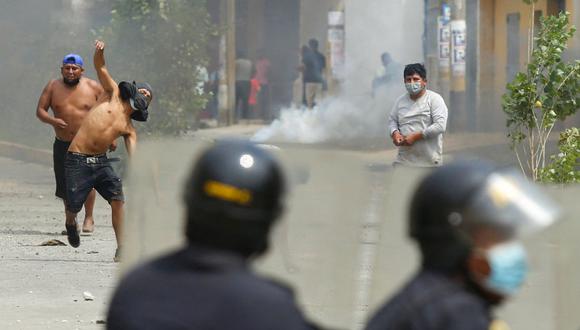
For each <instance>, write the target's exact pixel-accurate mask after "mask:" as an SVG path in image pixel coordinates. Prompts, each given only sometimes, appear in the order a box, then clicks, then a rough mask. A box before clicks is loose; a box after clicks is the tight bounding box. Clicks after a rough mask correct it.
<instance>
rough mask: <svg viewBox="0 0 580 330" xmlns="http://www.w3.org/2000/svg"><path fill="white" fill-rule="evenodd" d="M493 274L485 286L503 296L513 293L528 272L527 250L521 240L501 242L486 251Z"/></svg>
mask: <svg viewBox="0 0 580 330" xmlns="http://www.w3.org/2000/svg"><path fill="white" fill-rule="evenodd" d="M486 255H487V259H488V262H489V265H490V267H491V274H490V275H489V277H488V278H487V279H486V280H485V283H484V286H485V287H486V288H488V289H490V290H492V291H493V292H496V293H499V294H501V295H503V296H510V295H513V294H514V293H515V292H516V291H517V290H518V289H519V288H520V287H521V286H522V284H523V283H524V280H525V279H526V275H527V273H528V261H527V257H526V251H525V249H524V247H523V245H522V244H521V243H519V242H509V243H503V244H499V245H497V246H494V247H493V248H491V249H489V250H488V251H486Z"/></svg>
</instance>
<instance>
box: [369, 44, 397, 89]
mask: <svg viewBox="0 0 580 330" xmlns="http://www.w3.org/2000/svg"><path fill="white" fill-rule="evenodd" d="M400 70H401V68H400V66H399V64H398V63H396V62H395V61H393V58H392V57H391V54H389V53H387V52H384V53H382V54H381V67H380V68H379V69H378V70H377V72H376V73H375V77H374V78H373V82H372V95H373V96H375V95H376V94H377V92H379V91H380V90H383V89H385V87H387V86H389V85H390V84H392V83H394V82H396V81H397V82H398V81H399V80H398V79H399V75H400V74H401V73H400V72H401V71H400Z"/></svg>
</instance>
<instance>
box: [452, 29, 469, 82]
mask: <svg viewBox="0 0 580 330" xmlns="http://www.w3.org/2000/svg"><path fill="white" fill-rule="evenodd" d="M451 45H452V48H451V49H452V55H451V68H452V70H453V73H454V74H457V75H463V74H465V55H466V46H467V40H466V25H465V20H454V21H451Z"/></svg>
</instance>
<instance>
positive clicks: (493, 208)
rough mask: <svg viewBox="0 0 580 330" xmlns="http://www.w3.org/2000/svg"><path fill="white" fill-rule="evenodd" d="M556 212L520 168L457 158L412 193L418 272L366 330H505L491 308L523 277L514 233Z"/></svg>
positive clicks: (522, 261)
mask: <svg viewBox="0 0 580 330" xmlns="http://www.w3.org/2000/svg"><path fill="white" fill-rule="evenodd" d="M556 216H557V209H556V208H555V207H554V206H553V204H552V203H551V202H550V201H549V200H547V198H546V196H544V195H543V194H542V193H540V192H539V190H537V188H536V187H534V186H532V184H531V183H528V182H527V181H526V180H525V178H523V177H522V176H521V175H519V173H517V172H515V171H514V170H512V171H506V170H500V169H498V168H496V167H494V166H493V165H492V164H489V163H485V162H459V163H454V164H450V165H447V166H443V167H441V168H439V169H437V170H435V171H434V172H432V173H431V174H429V175H428V176H427V177H426V178H425V179H423V181H422V182H421V183H420V184H419V186H418V188H417V190H416V191H415V193H414V196H413V198H412V202H411V210H410V226H409V229H410V236H411V238H412V239H413V240H415V241H416V242H417V244H418V246H419V249H420V252H421V257H422V263H421V268H420V270H419V272H418V273H417V274H416V275H415V276H414V277H413V278H412V279H411V281H410V282H409V283H407V284H406V285H405V286H404V288H403V289H402V290H401V291H399V292H398V293H397V294H396V295H395V296H394V297H393V298H391V299H390V301H388V302H387V303H386V304H385V305H384V306H383V307H381V308H380V309H379V310H378V311H377V312H376V314H375V315H374V316H373V317H372V318H371V320H370V322H369V323H368V325H367V328H366V329H368V330H378V329H381V330H382V329H397V330H403V329H404V330H426V329H429V330H454V329H457V330H459V329H463V330H488V329H508V327H507V325H506V324H505V323H504V322H501V321H499V320H494V318H493V315H492V309H493V308H494V307H495V306H497V305H498V304H500V303H501V302H502V301H504V299H506V298H508V297H509V296H511V295H513V294H514V293H515V292H516V291H517V289H518V288H519V286H520V285H521V284H522V282H523V281H524V279H525V275H526V272H527V262H526V254H525V249H524V248H523V246H522V245H521V243H520V242H519V240H518V239H519V238H520V237H521V235H523V234H526V233H529V232H533V231H534V230H537V229H539V228H543V227H545V226H547V225H550V224H551V223H552V222H553V221H554V220H555V219H556Z"/></svg>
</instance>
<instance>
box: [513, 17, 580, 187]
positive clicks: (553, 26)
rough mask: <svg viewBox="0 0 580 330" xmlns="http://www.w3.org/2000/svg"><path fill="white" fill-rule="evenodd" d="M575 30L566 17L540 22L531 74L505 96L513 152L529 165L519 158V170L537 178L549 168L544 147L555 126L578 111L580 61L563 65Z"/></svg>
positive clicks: (524, 74)
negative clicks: (520, 155)
mask: <svg viewBox="0 0 580 330" xmlns="http://www.w3.org/2000/svg"><path fill="white" fill-rule="evenodd" d="M575 31H576V28H575V27H574V26H570V25H569V22H568V13H560V14H559V15H558V16H548V17H545V18H541V28H540V31H539V32H538V36H537V38H535V41H536V46H535V48H534V49H533V52H532V56H531V61H530V63H529V64H528V66H527V70H526V72H520V73H518V74H517V75H516V76H515V78H514V79H513V81H512V82H510V83H508V84H507V92H506V94H504V95H503V104H502V105H503V110H504V112H505V113H506V115H507V128H508V137H509V138H510V139H511V143H512V148H513V149H514V150H515V151H516V155H517V156H518V159H519V160H520V158H519V153H518V152H519V151H520V150H518V148H520V149H523V150H521V151H523V152H524V154H525V155H526V156H527V159H526V161H527V162H526V164H525V165H526V166H524V165H523V164H522V162H521V160H520V166H521V167H522V170H524V172H527V173H528V174H530V175H531V176H532V178H533V179H534V180H536V179H537V178H538V175H539V169H540V168H541V167H543V166H544V164H545V147H546V143H547V140H548V138H549V135H550V132H551V131H552V129H553V127H554V124H555V123H556V122H557V121H558V120H564V119H565V118H566V117H568V116H570V115H572V114H574V113H575V112H576V111H577V110H578V108H579V107H580V93H578V91H579V90H580V61H579V60H576V61H575V62H573V63H563V62H562V53H563V52H564V50H565V49H566V46H567V43H568V41H569V40H570V39H571V38H572V37H573V35H574V33H575ZM524 142H527V143H524Z"/></svg>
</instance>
